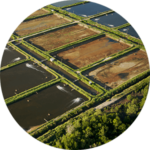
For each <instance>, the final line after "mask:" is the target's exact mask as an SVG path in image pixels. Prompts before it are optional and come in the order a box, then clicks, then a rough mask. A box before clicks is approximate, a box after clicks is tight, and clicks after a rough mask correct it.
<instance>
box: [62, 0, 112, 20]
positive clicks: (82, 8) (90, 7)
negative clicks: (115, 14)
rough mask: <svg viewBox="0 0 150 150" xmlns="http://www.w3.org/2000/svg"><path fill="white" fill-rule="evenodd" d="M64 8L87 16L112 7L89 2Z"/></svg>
mask: <svg viewBox="0 0 150 150" xmlns="http://www.w3.org/2000/svg"><path fill="white" fill-rule="evenodd" d="M64 10H66V11H68V12H72V13H74V14H76V15H79V16H83V17H87V16H91V15H94V14H97V13H100V12H104V11H107V10H110V9H109V8H107V7H105V6H103V5H100V4H96V3H92V2H89V3H86V4H82V5H77V6H73V7H70V8H64Z"/></svg>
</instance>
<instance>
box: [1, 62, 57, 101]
mask: <svg viewBox="0 0 150 150" xmlns="http://www.w3.org/2000/svg"><path fill="white" fill-rule="evenodd" d="M0 75H1V87H2V92H3V96H4V98H5V99H6V98H8V97H11V96H13V95H15V94H18V93H20V92H23V91H25V90H27V89H29V88H32V87H34V86H37V85H39V84H41V83H44V82H47V81H49V80H52V79H54V78H55V77H54V76H53V75H52V74H50V73H49V72H47V71H45V70H44V69H43V68H41V67H39V66H38V65H37V64H34V65H33V62H32V61H28V62H25V63H22V64H19V65H17V66H14V67H11V68H9V69H6V70H4V71H2V72H0Z"/></svg>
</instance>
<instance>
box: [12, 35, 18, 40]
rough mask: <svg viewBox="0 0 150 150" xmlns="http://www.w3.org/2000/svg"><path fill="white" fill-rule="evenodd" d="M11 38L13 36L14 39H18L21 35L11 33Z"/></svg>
mask: <svg viewBox="0 0 150 150" xmlns="http://www.w3.org/2000/svg"><path fill="white" fill-rule="evenodd" d="M11 38H12V39H13V40H16V39H18V38H20V37H19V36H17V35H14V34H12V35H11Z"/></svg>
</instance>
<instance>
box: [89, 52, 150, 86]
mask: <svg viewBox="0 0 150 150" xmlns="http://www.w3.org/2000/svg"><path fill="white" fill-rule="evenodd" d="M148 69H149V62H148V58H147V55H146V52H144V51H142V50H139V51H137V52H135V53H132V54H130V55H128V56H125V57H123V58H121V59H118V60H116V61H114V62H112V63H108V64H106V65H104V66H102V67H99V68H97V69H95V70H94V71H91V72H90V73H89V76H94V77H95V79H96V80H98V81H100V82H101V83H103V84H105V85H107V86H108V87H111V88H115V87H117V86H118V85H120V84H122V83H123V82H125V81H127V80H129V79H131V78H133V77H135V76H136V75H138V74H140V73H142V72H143V71H146V70H148Z"/></svg>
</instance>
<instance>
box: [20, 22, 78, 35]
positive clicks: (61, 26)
mask: <svg viewBox="0 0 150 150" xmlns="http://www.w3.org/2000/svg"><path fill="white" fill-rule="evenodd" d="M72 24H76V23H73V22H69V23H64V24H60V25H58V26H55V27H52V28H48V29H44V30H40V31H37V32H33V33H30V34H27V35H25V36H20V37H19V38H28V37H31V36H35V35H37V34H42V33H45V32H48V31H54V30H57V29H59V28H63V27H67V26H69V25H72Z"/></svg>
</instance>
